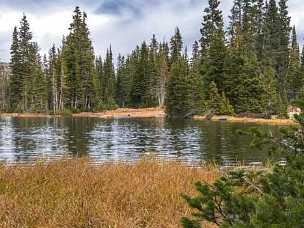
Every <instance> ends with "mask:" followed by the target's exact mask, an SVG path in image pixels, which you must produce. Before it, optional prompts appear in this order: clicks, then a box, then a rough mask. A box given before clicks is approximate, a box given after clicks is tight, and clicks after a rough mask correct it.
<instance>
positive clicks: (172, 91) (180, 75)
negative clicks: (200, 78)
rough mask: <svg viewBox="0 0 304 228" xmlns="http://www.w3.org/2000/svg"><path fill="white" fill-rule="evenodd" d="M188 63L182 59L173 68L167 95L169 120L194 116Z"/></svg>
mask: <svg viewBox="0 0 304 228" xmlns="http://www.w3.org/2000/svg"><path fill="white" fill-rule="evenodd" d="M191 92H192V88H191V82H190V77H189V74H188V72H187V61H186V59H184V58H182V57H180V58H179V59H178V60H177V61H176V62H174V63H173V64H172V66H171V70H170V79H169V81H168V87H167V95H166V113H167V115H168V117H169V118H187V117H189V116H191V115H193V112H194V110H193V108H195V107H193V100H192V94H191Z"/></svg>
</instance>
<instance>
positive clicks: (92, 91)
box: [1, 0, 304, 117]
mask: <svg viewBox="0 0 304 228" xmlns="http://www.w3.org/2000/svg"><path fill="white" fill-rule="evenodd" d="M199 29H200V31H201V37H200V39H199V40H198V41H195V42H194V44H193V47H192V53H188V51H187V47H185V45H184V43H183V38H182V34H181V31H180V30H179V28H176V30H175V33H174V35H173V36H172V38H171V39H170V40H169V41H168V42H159V41H158V40H157V38H156V37H155V36H153V37H152V38H151V40H150V41H144V42H142V43H141V44H140V45H138V46H137V47H135V49H134V50H133V51H132V52H131V53H130V54H129V55H127V56H122V55H119V56H118V59H117V64H115V65H116V66H114V63H113V62H114V60H113V58H114V57H113V54H112V48H111V47H109V49H108V50H107V53H106V56H105V58H101V57H99V56H95V54H94V49H93V46H92V41H91V39H90V32H89V29H88V26H87V14H86V13H84V12H81V10H80V9H79V7H76V9H75V11H74V15H73V21H72V23H71V25H70V28H69V34H68V35H67V36H66V37H64V38H63V40H62V45H61V46H60V47H55V46H53V47H51V49H50V51H49V53H48V55H45V56H43V57H42V56H40V54H39V47H38V44H37V43H36V42H34V41H33V40H32V33H31V31H30V25H29V22H28V20H27V18H26V16H23V18H22V20H21V22H20V26H19V27H15V29H14V32H13V35H12V45H11V61H10V68H11V77H10V79H9V83H7V85H8V88H5V93H6V94H5V98H7V100H6V102H5V104H6V105H3V106H1V108H2V109H3V110H1V111H6V112H48V113H64V112H80V111H103V110H108V109H113V108H116V107H136V108H137V107H138V108H139V107H165V109H166V112H167V114H168V115H169V116H170V117H188V116H191V115H194V114H198V113H204V112H207V111H210V110H212V111H213V112H214V113H216V114H244V113H245V114H246V113H248V114H249V113H250V114H263V115H264V116H270V115H279V116H284V115H286V111H287V106H288V105H289V104H290V103H292V102H293V101H294V100H297V99H301V98H302V97H303V96H304V80H303V79H304V75H303V74H304V52H303V51H302V56H301V54H300V48H299V43H298V39H297V32H296V28H295V27H292V25H291V18H290V16H289V13H288V3H287V0H279V1H278V2H276V1H275V0H269V1H264V0H234V4H233V8H232V9H231V14H230V16H229V24H228V25H226V26H225V25H224V19H223V14H222V11H221V10H220V1H219V0H209V6H208V7H207V8H206V9H205V10H204V12H203V17H202V26H201V28H198V30H199Z"/></svg>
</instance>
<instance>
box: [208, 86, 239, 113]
mask: <svg viewBox="0 0 304 228" xmlns="http://www.w3.org/2000/svg"><path fill="white" fill-rule="evenodd" d="M207 94H208V97H207V98H206V103H207V109H211V110H213V111H214V113H215V114H218V115H232V114H234V110H233V107H232V106H231V105H230V101H229V99H228V98H227V97H226V95H225V93H224V92H222V94H221V95H220V94H219V92H218V89H217V87H216V84H215V83H214V82H212V83H211V84H210V86H209V89H208V93H207Z"/></svg>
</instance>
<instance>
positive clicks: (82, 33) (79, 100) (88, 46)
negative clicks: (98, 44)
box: [63, 7, 97, 111]
mask: <svg viewBox="0 0 304 228" xmlns="http://www.w3.org/2000/svg"><path fill="white" fill-rule="evenodd" d="M86 19H87V15H86V13H81V11H80V9H79V7H76V9H75V11H74V16H73V23H72V24H71V25H70V28H69V30H70V34H69V35H68V36H67V38H66V40H65V43H64V49H63V59H64V69H65V72H64V75H65V79H64V82H65V85H64V93H65V96H64V99H65V102H64V103H65V104H66V107H67V108H68V109H72V110H75V111H76V110H82V111H87V110H90V109H92V107H94V105H95V103H96V102H97V101H96V99H95V98H96V87H95V86H96V80H97V79H96V72H95V67H94V61H95V57H94V52H93V47H92V42H91V40H90V38H89V30H88V28H87V24H86Z"/></svg>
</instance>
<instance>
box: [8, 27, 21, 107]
mask: <svg viewBox="0 0 304 228" xmlns="http://www.w3.org/2000/svg"><path fill="white" fill-rule="evenodd" d="M19 46H20V41H19V33H18V29H17V27H15V28H14V32H13V40H12V46H11V62H10V68H11V72H12V75H11V77H10V110H11V111H17V112H18V111H22V109H21V101H22V94H23V93H22V92H23V74H22V65H21V53H20V48H19Z"/></svg>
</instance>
